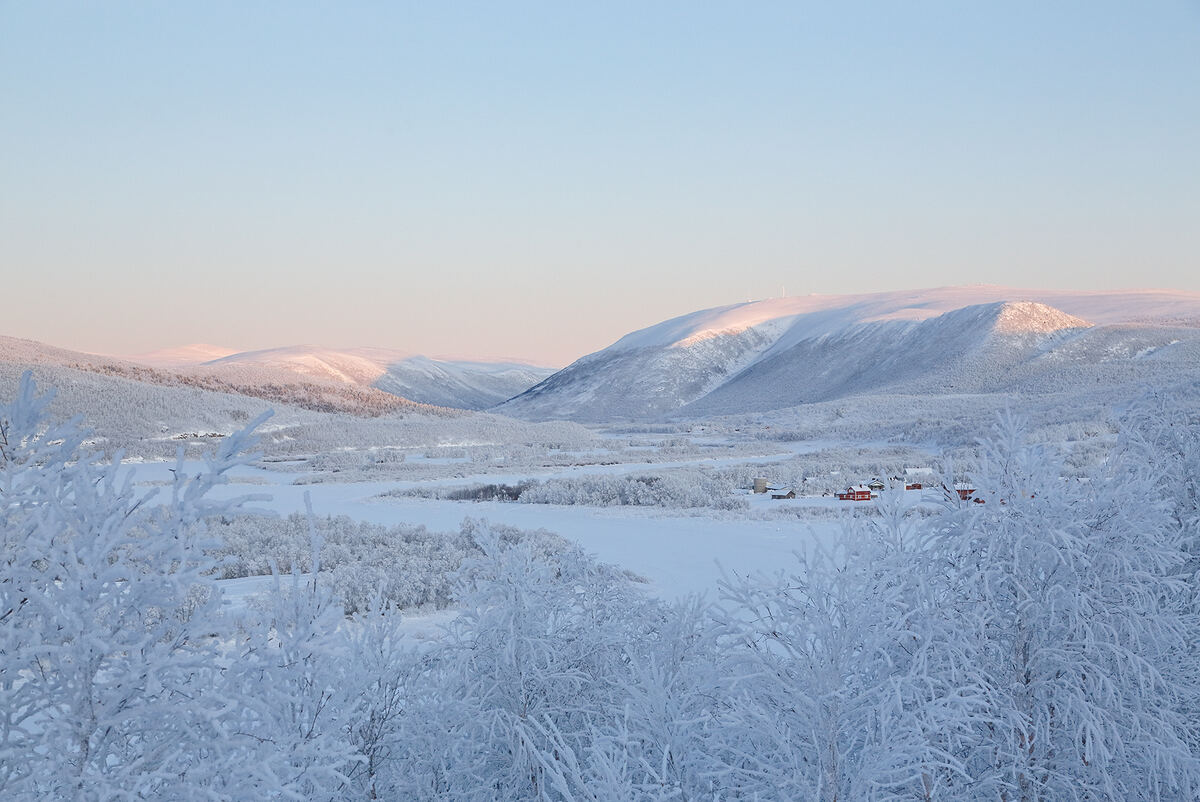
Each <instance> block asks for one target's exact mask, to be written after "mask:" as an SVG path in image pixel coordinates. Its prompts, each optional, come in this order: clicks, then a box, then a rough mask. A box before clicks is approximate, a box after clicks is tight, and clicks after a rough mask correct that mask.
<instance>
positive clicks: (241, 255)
mask: <svg viewBox="0 0 1200 802" xmlns="http://www.w3.org/2000/svg"><path fill="white" fill-rule="evenodd" d="M1197 143H1200V2H1197V0H1187V1H1183V0H1180V1H1172V0H1162V1H1161V2H1159V1H1158V0H1152V1H1151V2H1146V3H1129V2H1105V1H1104V0H1100V1H1097V0H1090V1H1089V2H1072V1H1071V0H1062V1H1061V2H1053V3H1046V2H1040V1H1039V2H1024V1H1023V0H1016V2H1005V3H972V2H921V1H920V0H916V1H915V2H882V1H881V2H873V3H859V2H853V1H851V2H837V3H833V2H827V3H806V2H787V3H772V2H756V3H733V2H728V3H703V2H668V1H666V0H664V1H663V2H650V3H646V2H630V3H622V2H605V3H562V2H547V3H521V2H516V3H494V2H489V3H467V2H454V1H453V0H449V1H448V2H445V3H440V2H439V3H415V2H413V3H405V2H338V3H333V2H328V3H298V2H288V3H284V2H278V3H261V2H219V1H218V2H212V1H210V0H206V1H205V2H172V3H162V2H154V3H152V2H142V3H125V2H119V0H113V1H112V2H105V3H94V2H78V3H68V2H55V1H54V0H48V1H47V2H38V3H33V2H16V0H0V279H2V286H3V287H4V292H3V293H2V294H0V304H2V305H3V308H4V313H3V322H2V323H0V334H5V335H9V336H17V337H26V338H30V339H35V340H40V341H43V342H48V343H51V344H54V345H60V346H64V347H68V348H74V349H78V350H86V351H93V352H98V353H112V354H131V353H139V352H144V351H149V350H154V349H157V348H164V347H170V346H178V345H182V344H185V343H194V342H207V343H214V344H218V345H224V346H229V347H232V348H238V349H252V348H265V347H271V346H278V345H290V344H297V343H314V344H321V345H326V346H334V347H339V346H361V345H374V346H382V347H391V348H398V349H402V350H406V351H411V352H414V353H425V354H429V355H435V356H459V357H476V358H515V359H522V360H526V361H532V362H536V363H539V364H544V365H549V366H560V365H563V364H566V363H567V362H570V361H572V360H573V359H575V358H577V357H578V356H581V355H583V354H585V353H588V352H591V351H595V350H598V349H600V348H603V347H605V346H606V345H608V344H610V343H611V342H613V341H615V340H616V339H618V338H619V337H620V336H622V335H623V334H625V333H627V332H629V331H632V330H634V329H638V328H641V327H644V326H648V325H651V324H654V323H657V322H659V321H661V320H664V319H666V318H669V317H673V316H675V315H680V314H684V313H687V312H691V311H694V310H698V309H703V308H708V307H713V306H720V305H723V304H730V303H737V302H740V301H745V300H748V299H760V298H769V297H776V296H779V295H782V294H785V293H786V294H788V295H799V294H807V293H843V292H845V293H858V292H869V291H873V290H881V291H882V290H894V289H904V288H917V287H934V286H945V285H958V284H977V283H987V284H1002V285H1008V286H1017V287H1033V288H1060V289H1117V288H1126V287H1156V288H1174V289H1181V290H1189V291H1200V265H1198V264H1197V261H1198V259H1197V257H1198V255H1200V146H1198V145H1197Z"/></svg>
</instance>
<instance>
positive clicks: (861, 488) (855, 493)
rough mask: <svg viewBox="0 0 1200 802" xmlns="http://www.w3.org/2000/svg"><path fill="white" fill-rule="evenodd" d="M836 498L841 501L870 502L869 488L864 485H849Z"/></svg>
mask: <svg viewBox="0 0 1200 802" xmlns="http://www.w3.org/2000/svg"><path fill="white" fill-rule="evenodd" d="M837 497H838V498H839V499H841V500H842V501H870V500H871V488H869V487H867V486H866V485H851V486H850V487H847V488H846V489H845V490H844V491H843V492H841V493H838V494H837Z"/></svg>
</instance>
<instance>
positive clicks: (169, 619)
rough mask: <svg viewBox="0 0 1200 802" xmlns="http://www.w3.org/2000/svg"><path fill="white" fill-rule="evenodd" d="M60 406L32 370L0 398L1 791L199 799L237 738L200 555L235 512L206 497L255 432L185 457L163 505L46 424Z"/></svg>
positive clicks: (68, 428) (62, 428) (207, 569)
mask: <svg viewBox="0 0 1200 802" xmlns="http://www.w3.org/2000/svg"><path fill="white" fill-rule="evenodd" d="M50 399H51V396H50V395H44V396H40V397H39V396H38V395H37V393H36V388H35V386H34V383H33V381H32V379H31V378H30V376H29V375H28V374H26V376H25V377H24V379H23V380H22V382H21V385H20V390H19V393H18V395H17V397H16V398H15V400H14V401H13V402H12V404H10V405H8V406H5V407H0V538H2V540H0V565H2V566H3V572H2V573H0V711H3V712H2V713H0V758H2V759H0V797H3V798H5V799H67V798H72V799H75V798H79V799H85V798H117V797H124V798H137V797H141V798H162V797H165V796H168V795H172V796H177V797H179V798H191V797H200V796H203V795H204V794H205V793H206V791H205V789H208V788H211V787H213V785H214V784H215V783H218V782H219V777H220V775H221V772H222V771H224V770H226V769H228V768H229V765H230V764H229V763H228V762H226V761H225V758H226V757H228V752H227V751H225V747H224V746H223V745H226V744H229V743H230V742H231V741H235V740H236V739H234V738H233V736H232V735H231V733H230V732H229V731H228V730H227V729H226V724H227V721H226V720H225V719H224V713H225V711H227V710H228V708H229V705H230V704H231V701H232V700H231V699H230V697H229V696H228V694H227V688H226V687H225V686H224V683H223V676H222V673H221V671H220V663H219V660H218V657H219V648H220V647H219V644H220V640H219V638H218V637H217V635H218V634H219V633H221V632H223V631H224V625H223V623H222V621H221V612H220V602H219V593H217V592H214V588H213V584H212V582H213V580H212V579H211V573H212V570H213V569H214V568H215V564H214V562H213V560H212V559H211V558H210V557H209V556H207V555H206V554H205V552H204V550H203V546H204V545H206V540H205V533H204V526H203V520H204V518H205V517H207V516H209V515H211V514H213V513H214V512H226V513H227V512H229V511H230V510H231V506H230V505H218V504H214V503H211V502H208V501H207V500H206V499H205V495H204V494H205V492H206V491H207V490H208V489H209V488H210V487H212V486H213V485H215V484H217V483H220V482H223V481H225V475H226V473H227V472H228V471H229V470H230V469H231V468H232V467H234V466H236V465H239V464H242V463H243V462H245V460H246V458H244V457H242V456H240V452H242V451H243V450H244V449H245V448H247V447H248V446H250V445H251V444H252V443H253V441H252V439H250V437H249V435H248V434H246V433H241V434H236V435H234V436H231V437H229V438H226V439H225V441H224V442H222V443H221V445H220V448H219V450H218V451H217V453H216V454H215V455H214V456H213V457H211V458H210V459H209V460H208V461H207V462H206V463H205V466H204V468H203V469H202V470H201V471H200V472H199V474H192V475H188V474H187V473H186V472H185V471H184V469H183V468H184V466H183V463H182V461H181V462H180V463H179V467H178V468H177V470H176V472H175V480H174V482H173V483H172V484H171V485H169V486H168V487H167V488H165V489H164V492H163V493H162V494H161V495H160V496H159V498H158V499H154V498H152V497H151V496H152V495H153V494H154V491H151V493H150V494H144V495H143V494H139V493H136V492H134V490H133V488H132V486H131V483H130V478H131V477H130V474H129V472H128V471H124V470H122V469H121V466H120V464H119V463H116V462H110V463H106V462H101V461H100V460H99V459H98V458H97V457H96V456H94V455H91V454H88V453H87V452H86V451H85V450H84V448H83V446H82V443H83V441H84V439H85V432H84V431H83V430H82V429H81V428H80V426H79V425H78V423H77V422H70V423H67V424H63V425H50V424H49V423H48V420H49V418H48V414H47V407H48V405H49V403H50ZM163 497H165V503H164V504H163V505H162V506H161V507H159V506H156V504H155V503H154V502H155V501H161V500H163ZM201 756H207V757H208V758H211V759H205V760H201V759H200V758H201Z"/></svg>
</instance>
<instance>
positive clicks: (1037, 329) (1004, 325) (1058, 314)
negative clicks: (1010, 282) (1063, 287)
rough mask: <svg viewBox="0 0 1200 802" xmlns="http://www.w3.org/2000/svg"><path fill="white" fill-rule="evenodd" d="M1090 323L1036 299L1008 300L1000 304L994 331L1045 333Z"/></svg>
mask: <svg viewBox="0 0 1200 802" xmlns="http://www.w3.org/2000/svg"><path fill="white" fill-rule="evenodd" d="M1090 325H1092V324H1091V323H1088V322H1087V321H1086V320H1083V319H1082V318H1078V317H1075V316H1074V315H1068V314H1067V313H1066V312H1063V311H1061V310H1059V309H1055V308H1054V307H1052V306H1046V305H1045V304H1040V303H1038V302H1037V301H1010V302H1006V303H1004V304H1002V305H1001V307H1000V313H999V314H998V315H997V316H996V327H995V331H996V332H997V333H999V334H1046V333H1049V332H1053V331H1060V330H1062V329H1082V328H1087V327H1088V326H1090Z"/></svg>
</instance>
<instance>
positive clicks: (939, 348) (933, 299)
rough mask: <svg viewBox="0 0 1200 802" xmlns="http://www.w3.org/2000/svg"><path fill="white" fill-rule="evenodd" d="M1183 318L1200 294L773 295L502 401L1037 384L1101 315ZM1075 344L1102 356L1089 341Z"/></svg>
mask: <svg viewBox="0 0 1200 802" xmlns="http://www.w3.org/2000/svg"><path fill="white" fill-rule="evenodd" d="M1051 302H1053V305H1051ZM1131 321H1132V322H1131ZM1180 321H1183V322H1185V323H1188V324H1191V325H1200V294H1195V293H1177V292H1169V291H1152V290H1147V291H1131V292H1127V293H1116V292H1104V293H1087V292H1082V293H1072V292H1067V291H1044V292H1039V291H1026V290H1011V289H1006V288H1003V287H992V286H977V287H944V288H938V289H933V290H919V291H904V292H890V293H873V294H867V295H851V296H807V297H803V298H781V299H772V300H769V301H759V302H754V303H747V304H736V305H733V306H727V307H720V308H717V309H710V310H703V311H701V312H695V313H692V314H689V315H683V316H681V317H678V318H674V319H672V320H668V321H664V322H663V323H660V324H657V325H655V326H651V327H648V328H646V329H642V330H640V331H637V332H633V333H631V334H628V335H626V336H625V337H622V338H621V339H620V340H618V341H617V342H615V343H614V344H613V345H611V346H609V347H608V348H606V349H604V350H602V351H599V352H597V353H595V354H590V355H588V356H586V357H583V358H582V359H580V360H578V361H576V362H575V363H573V364H571V365H569V366H567V367H566V368H564V369H563V370H562V371H559V372H558V373H556V374H554V375H553V376H551V377H550V378H549V379H547V380H546V381H544V382H542V383H541V384H539V385H537V386H535V387H533V388H531V389H530V390H529V391H527V392H525V393H523V394H522V395H520V396H518V397H517V398H514V399H512V400H510V401H509V402H507V403H505V404H502V405H501V406H500V407H498V408H497V411H500V412H503V413H504V414H511V415H516V416H519V417H528V418H531V419H548V418H565V419H573V420H581V421H605V420H614V419H626V420H629V419H633V420H638V419H642V420H644V419H652V418H656V417H663V416H666V415H669V414H674V413H679V414H687V415H705V414H715V413H726V412H734V411H752V410H753V411H764V410H770V409H778V408H782V407H786V406H792V405H795V404H799V403H806V402H811V401H815V400H828V399H831V398H837V397H841V396H846V395H853V394H860V393H869V392H878V391H882V390H884V389H888V390H890V391H895V392H903V391H911V392H921V393H931V392H932V393H937V392H958V393H961V392H998V391H1004V390H1006V389H1018V388H1028V389H1036V388H1038V387H1041V386H1044V385H1046V384H1047V382H1052V381H1053V375H1052V374H1053V373H1054V371H1055V370H1056V369H1057V370H1061V365H1058V364H1057V363H1056V362H1055V359H1056V358H1055V357H1047V356H1046V354H1047V353H1050V352H1053V353H1057V351H1056V349H1059V348H1065V347H1066V344H1067V343H1068V342H1070V341H1071V340H1073V339H1076V338H1082V339H1083V340H1084V341H1086V342H1090V341H1093V340H1096V341H1098V340H1099V339H1100V335H1099V334H1088V332H1091V331H1092V329H1089V328H1087V326H1088V325H1089V323H1092V324H1096V323H1099V324H1105V325H1103V326H1100V327H1099V328H1100V329H1102V330H1103V329H1109V328H1111V327H1112V326H1115V325H1117V324H1120V325H1122V326H1125V327H1126V328H1125V329H1123V331H1125V334H1124V335H1120V336H1124V337H1126V338H1128V337H1129V336H1132V335H1133V332H1134V331H1135V330H1136V331H1137V332H1141V334H1138V336H1139V337H1143V338H1144V336H1145V332H1148V331H1156V332H1160V333H1161V332H1166V331H1168V330H1172V331H1181V332H1183V334H1179V335H1178V337H1177V339H1180V338H1181V339H1183V340H1190V339H1192V338H1194V337H1195V336H1197V335H1200V332H1198V331H1197V330H1196V329H1191V328H1180V327H1179V326H1178V325H1177V324H1178V323H1179V322H1180ZM1104 336H1108V337H1113V336H1118V335H1115V334H1112V333H1111V332H1110V333H1109V334H1107V335H1104ZM1170 336H1175V335H1170ZM1151 339H1155V338H1154V337H1151ZM1168 339H1169V337H1168ZM1158 340H1163V336H1158V337H1157V340H1156V341H1158ZM1164 342H1165V341H1164ZM1162 345H1163V342H1159V346H1162ZM1159 346H1156V347H1159ZM1110 347H1111V348H1118V350H1119V348H1120V347H1123V346H1118V345H1117V344H1115V343H1113V344H1110ZM1080 349H1081V350H1080ZM1077 352H1078V353H1085V352H1086V353H1090V354H1092V355H1093V356H1094V357H1095V358H1097V359H1098V358H1099V355H1098V354H1096V353H1095V352H1094V348H1093V346H1090V345H1086V344H1085V345H1081V346H1079V347H1078V349H1077ZM1062 353H1068V351H1063V352H1062ZM1179 353H1182V351H1180V352H1179ZM1039 360H1041V361H1039ZM1058 361H1059V362H1061V361H1062V360H1058ZM1089 364H1091V363H1089ZM1153 369H1155V368H1146V367H1139V368H1137V369H1135V370H1133V371H1130V370H1126V369H1122V370H1115V368H1112V366H1110V369H1108V371H1107V373H1106V374H1105V375H1111V376H1112V377H1113V380H1124V379H1121V378H1120V377H1121V376H1126V375H1131V374H1132V373H1137V372H1138V370H1153ZM1076 372H1078V371H1076ZM1088 376H1089V378H1090V379H1091V380H1093V381H1097V380H1104V379H1103V376H1101V377H1099V378H1097V377H1096V376H1093V375H1092V374H1091V373H1088Z"/></svg>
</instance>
